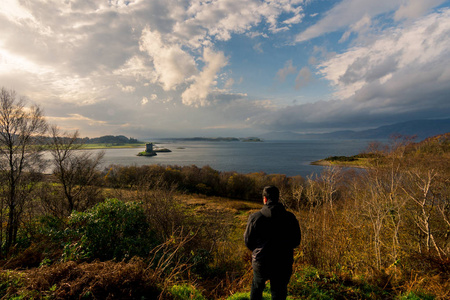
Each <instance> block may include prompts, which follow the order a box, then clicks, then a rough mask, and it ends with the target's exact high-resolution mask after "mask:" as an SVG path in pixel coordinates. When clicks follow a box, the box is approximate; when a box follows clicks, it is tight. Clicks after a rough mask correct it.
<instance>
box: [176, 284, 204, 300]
mask: <svg viewBox="0 0 450 300" xmlns="http://www.w3.org/2000/svg"><path fill="white" fill-rule="evenodd" d="M170 294H171V295H172V296H173V298H174V299H176V300H206V298H205V297H203V295H202V293H200V292H199V291H198V290H197V289H196V288H195V287H193V286H191V285H186V284H183V285H174V286H172V288H171V289H170Z"/></svg>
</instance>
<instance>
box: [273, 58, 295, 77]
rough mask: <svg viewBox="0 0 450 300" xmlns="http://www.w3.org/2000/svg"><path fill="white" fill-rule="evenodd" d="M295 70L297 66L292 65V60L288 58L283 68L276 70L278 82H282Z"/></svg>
mask: <svg viewBox="0 0 450 300" xmlns="http://www.w3.org/2000/svg"><path fill="white" fill-rule="evenodd" d="M295 72H297V68H296V67H294V66H293V65H292V60H288V61H287V62H286V63H285V65H284V68H283V69H280V70H278V72H277V78H278V80H279V81H280V82H284V81H285V80H286V77H287V76H289V75H291V74H294V73H295Z"/></svg>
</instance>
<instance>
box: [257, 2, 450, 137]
mask: <svg viewBox="0 0 450 300" xmlns="http://www.w3.org/2000/svg"><path fill="white" fill-rule="evenodd" d="M449 36H450V9H443V10H441V11H439V12H437V13H434V14H430V15H428V16H426V17H423V18H422V19H419V20H417V21H416V22H414V23H408V25H404V27H402V28H398V29H396V30H392V29H388V30H386V31H385V32H383V33H381V34H380V35H379V36H377V38H376V39H375V40H374V41H373V42H371V43H369V44H366V45H364V46H363V45H360V46H357V47H353V48H350V49H348V50H347V51H345V52H343V53H341V54H338V55H335V56H334V57H332V58H330V59H327V60H325V61H323V62H322V64H321V65H320V70H319V71H320V74H321V75H322V76H323V78H325V79H327V80H329V81H330V82H331V83H332V84H333V86H334V87H335V88H336V92H335V94H334V97H335V99H336V100H331V101H318V102H316V103H308V104H302V105H295V106H289V107H286V108H281V109H277V110H275V111H272V112H270V113H269V114H267V115H264V117H261V116H259V117H257V118H252V119H251V120H250V122H252V123H253V124H257V125H258V126H262V127H264V128H267V129H269V128H270V129H278V130H305V129H312V128H326V127H328V129H332V128H351V127H358V126H379V125H382V124H384V123H386V122H388V123H395V122H401V121H405V120H411V119H421V118H426V116H429V115H432V116H434V117H435V118H439V117H440V118H445V117H448V111H449V109H450V102H449V101H448V99H449V97H450V85H449V84H448V83H449V82H450V40H449V39H448V37H449ZM300 73H302V72H300ZM302 74H303V76H304V78H307V77H308V75H307V74H308V72H307V71H304V72H303V73H302ZM299 76H300V74H299Z"/></svg>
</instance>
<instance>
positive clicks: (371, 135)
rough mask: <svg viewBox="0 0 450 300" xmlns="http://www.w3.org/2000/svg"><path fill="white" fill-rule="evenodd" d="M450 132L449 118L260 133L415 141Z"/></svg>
mask: <svg viewBox="0 0 450 300" xmlns="http://www.w3.org/2000/svg"><path fill="white" fill-rule="evenodd" d="M447 132H450V119H441V120H415V121H408V122H402V123H396V124H392V125H386V126H381V127H378V128H374V129H368V130H362V131H352V130H343V131H334V132H329V133H318V134H316V133H314V134H313V133H309V134H301V133H295V132H291V131H280V132H269V133H266V134H262V135H260V137H261V138H263V139H266V140H301V139H388V138H389V137H391V136H392V135H394V134H400V135H406V136H417V139H416V141H421V140H424V139H426V138H428V137H431V136H435V135H438V134H444V133H447Z"/></svg>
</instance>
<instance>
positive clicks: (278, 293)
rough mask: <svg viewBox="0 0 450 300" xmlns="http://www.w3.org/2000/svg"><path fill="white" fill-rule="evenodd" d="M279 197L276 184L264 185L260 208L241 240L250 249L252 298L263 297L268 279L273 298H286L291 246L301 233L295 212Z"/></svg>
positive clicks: (294, 244) (290, 266)
mask: <svg viewBox="0 0 450 300" xmlns="http://www.w3.org/2000/svg"><path fill="white" fill-rule="evenodd" d="M279 198H280V192H279V190H278V188H277V187H275V186H266V187H265V188H264V190H263V201H264V206H263V208H262V209H261V210H260V211H259V212H256V213H254V214H251V215H250V217H249V218H248V223H247V228H246V230H245V233H244V240H245V245H246V246H247V248H249V249H250V250H252V251H253V254H252V267H253V282H252V290H251V293H250V299H251V300H260V299H262V294H263V290H264V288H265V286H266V281H267V280H270V288H271V293H272V299H274V300H280V299H283V300H284V299H286V297H287V285H288V283H289V279H290V277H291V274H292V264H293V262H294V248H295V247H297V246H298V245H299V244H300V238H301V234H300V226H299V224H298V221H297V219H296V218H295V216H294V214H293V213H291V212H288V211H286V209H285V208H284V206H283V204H281V203H279Z"/></svg>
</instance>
